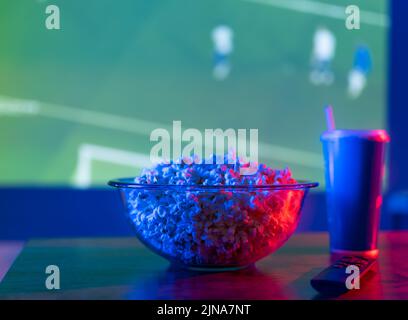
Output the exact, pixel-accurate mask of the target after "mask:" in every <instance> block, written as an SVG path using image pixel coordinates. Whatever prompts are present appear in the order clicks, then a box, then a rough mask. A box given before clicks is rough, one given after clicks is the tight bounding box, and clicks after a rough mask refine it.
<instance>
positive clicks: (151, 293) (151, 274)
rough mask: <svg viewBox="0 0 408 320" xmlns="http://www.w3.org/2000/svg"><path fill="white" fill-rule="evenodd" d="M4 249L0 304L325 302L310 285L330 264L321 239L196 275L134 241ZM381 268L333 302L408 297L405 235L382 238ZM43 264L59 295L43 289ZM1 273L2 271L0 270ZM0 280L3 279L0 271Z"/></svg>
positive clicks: (309, 236) (302, 239)
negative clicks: (56, 276)
mask: <svg viewBox="0 0 408 320" xmlns="http://www.w3.org/2000/svg"><path fill="white" fill-rule="evenodd" d="M21 248H22V244H21V243H14V242H13V243H1V242H0V253H7V254H4V255H1V259H0V271H1V270H3V271H4V270H5V269H6V268H7V269H8V267H7V264H11V263H12V261H13V260H14V257H16V256H17V255H18V257H17V258H16V259H15V261H14V263H12V265H11V267H10V268H9V270H8V272H7V274H6V275H5V276H4V279H3V280H2V281H1V283H0V299H16V298H17V299H19V298H23V299H26V298H28V299H262V300H266V299H326V297H323V296H320V295H318V294H317V293H316V292H315V291H314V290H313V288H312V287H311V286H310V284H309V283H310V279H311V278H312V277H313V276H314V275H316V274H317V273H318V272H319V271H320V270H322V269H323V268H324V267H325V266H327V265H328V264H329V263H330V256H329V254H328V249H327V248H328V237H327V235H326V234H325V233H306V234H297V235H294V236H293V237H292V238H291V239H290V240H289V241H288V242H287V243H286V244H285V245H284V246H283V247H282V248H281V249H280V250H278V251H277V252H275V253H274V254H272V255H270V256H268V257H266V258H264V259H262V260H261V261H259V262H258V263H257V264H256V266H255V267H251V268H248V269H245V270H240V271H230V272H210V273H202V272H193V271H188V270H183V269H176V268H174V267H171V266H170V265H169V264H168V263H167V262H166V261H165V260H164V259H162V258H160V257H158V256H157V255H155V254H153V253H152V252H150V251H149V250H148V249H146V248H145V247H144V246H143V245H142V244H141V243H140V242H138V241H137V240H136V239H135V238H98V239H94V238H93V239H58V240H55V239H47V240H32V241H29V242H28V243H26V244H25V245H24V249H23V250H22V251H21V253H19V252H20V250H21ZM380 250H381V251H380V257H379V259H378V264H377V265H376V267H375V268H374V269H373V271H370V274H369V275H367V277H365V281H362V283H361V288H360V290H353V291H350V292H348V293H347V294H344V295H342V296H339V297H337V299H408V256H407V253H408V232H386V233H382V234H381V236H380ZM48 265H57V266H58V267H59V269H60V279H61V282H60V285H61V289H60V290H47V289H46V287H45V280H46V277H47V276H48V274H46V273H45V269H46V267H47V266H48ZM3 273H4V272H3ZM0 279H1V273H0Z"/></svg>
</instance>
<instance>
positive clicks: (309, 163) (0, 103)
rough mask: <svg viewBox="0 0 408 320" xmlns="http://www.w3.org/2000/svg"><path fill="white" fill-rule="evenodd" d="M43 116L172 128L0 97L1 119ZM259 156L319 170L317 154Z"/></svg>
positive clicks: (269, 152) (283, 151)
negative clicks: (2, 116) (4, 117)
mask: <svg viewBox="0 0 408 320" xmlns="http://www.w3.org/2000/svg"><path fill="white" fill-rule="evenodd" d="M1 114H5V115H14V116H18V115H28V116H30V115H31V116H34V115H36V116H42V117H47V118H51V119H58V120H64V121H68V122H74V123H80V124H84V125H90V126H95V127H99V128H105V129H111V130H118V131H124V132H129V133H136V134H141V135H145V136H150V133H151V132H152V130H154V129H156V128H163V129H166V130H168V131H169V132H171V131H172V126H169V125H163V124H160V123H155V122H150V121H145V120H140V119H135V118H130V117H124V116H117V115H113V114H109V113H104V112H99V111H93V110H84V109H78V108H73V107H67V106H60V105H51V104H46V103H42V102H37V101H31V100H18V99H11V98H6V97H1V96H0V115H1ZM258 147H259V150H261V155H263V156H265V157H266V158H268V159H271V160H275V161H280V162H284V163H291V164H297V165H301V166H304V167H310V168H315V169H322V163H323V160H322V157H321V155H320V154H318V153H314V152H309V151H303V150H298V149H293V148H288V147H283V146H279V145H274V144H267V143H263V142H260V143H259V145H258Z"/></svg>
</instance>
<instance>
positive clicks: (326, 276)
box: [310, 256, 376, 295]
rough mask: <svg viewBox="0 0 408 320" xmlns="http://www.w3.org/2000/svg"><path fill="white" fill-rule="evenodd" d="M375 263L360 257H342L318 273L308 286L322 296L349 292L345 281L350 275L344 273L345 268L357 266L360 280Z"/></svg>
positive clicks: (372, 260)
mask: <svg viewBox="0 0 408 320" xmlns="http://www.w3.org/2000/svg"><path fill="white" fill-rule="evenodd" d="M375 261H376V260H375V259H370V258H366V257H362V256H344V257H342V258H340V259H339V260H337V261H336V262H334V263H333V264H332V265H331V266H330V267H328V268H326V269H324V270H323V271H322V272H320V273H319V274H318V275H317V276H316V277H314V278H313V279H312V280H311V281H310V284H311V285H312V287H313V288H314V289H315V290H316V291H318V292H320V293H322V294H326V295H334V294H342V293H346V292H347V291H349V290H350V289H348V288H347V286H346V281H347V278H348V277H349V276H350V275H351V273H346V269H347V267H348V266H350V265H355V266H357V267H358V268H359V271H360V280H361V279H362V278H363V276H364V275H365V274H366V273H367V271H368V270H370V268H371V267H372V266H373V264H374V262H375Z"/></svg>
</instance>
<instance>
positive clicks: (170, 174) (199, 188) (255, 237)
mask: <svg viewBox="0 0 408 320" xmlns="http://www.w3.org/2000/svg"><path fill="white" fill-rule="evenodd" d="M242 165H246V164H241V163H240V162H239V161H237V162H236V163H234V164H205V163H199V164H196V163H194V162H193V163H191V162H189V163H186V162H184V161H181V162H179V163H163V164H157V165H156V166H154V167H153V168H150V169H144V170H143V172H142V174H141V175H140V176H139V177H136V178H123V179H116V180H111V181H109V185H110V186H113V187H116V188H118V190H119V191H120V193H121V198H122V200H123V203H124V206H125V209H126V210H125V211H126V215H127V217H128V218H129V220H130V222H131V224H132V226H133V227H134V230H135V231H136V235H137V237H138V238H139V240H140V241H141V242H143V243H144V244H145V245H146V246H147V247H148V248H150V249H151V250H153V251H154V252H156V253H157V254H159V255H161V256H163V257H164V258H166V259H168V260H169V261H170V262H172V263H174V264H177V265H179V266H183V267H188V268H191V269H205V270H218V269H226V270H228V269H240V268H244V267H247V266H249V265H251V264H253V263H255V262H256V261H258V260H259V259H261V258H263V257H265V256H267V255H269V254H271V253H272V252H274V251H275V250H277V249H278V248H279V247H281V246H282V245H283V244H284V243H285V242H286V240H287V239H288V238H289V237H290V236H291V235H292V234H293V232H294V231H295V229H296V227H297V224H298V221H299V217H300V211H301V208H302V204H303V201H304V199H305V196H306V194H307V192H308V190H309V189H310V188H314V187H316V186H317V185H318V183H315V182H307V181H296V180H295V179H293V178H292V175H291V172H290V170H289V169H288V168H286V169H283V170H278V169H272V168H270V167H267V166H266V165H264V164H260V165H257V168H256V170H255V171H256V172H255V173H254V174H251V175H241V174H240V167H241V166H242Z"/></svg>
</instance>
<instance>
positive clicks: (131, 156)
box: [73, 144, 151, 188]
mask: <svg viewBox="0 0 408 320" xmlns="http://www.w3.org/2000/svg"><path fill="white" fill-rule="evenodd" d="M93 161H103V162H108V163H114V164H119V165H124V166H129V167H136V168H144V167H150V166H151V161H150V157H148V156H146V155H145V154H142V153H137V152H130V151H124V150H120V149H114V148H108V147H104V146H97V145H93V144H82V145H81V146H80V147H79V150H78V161H77V166H76V169H75V173H74V177H73V180H74V181H73V183H74V185H75V186H77V187H83V188H85V187H89V186H90V185H91V183H92V162H93Z"/></svg>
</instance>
